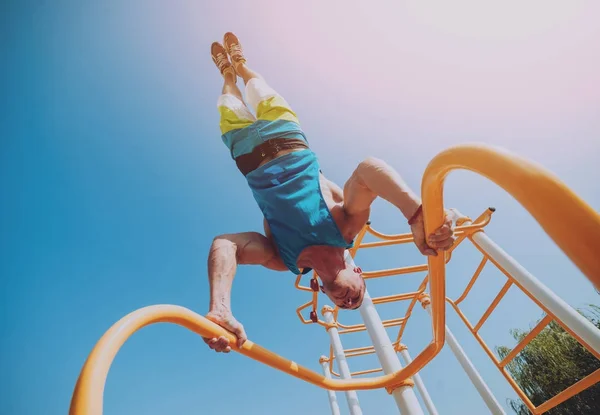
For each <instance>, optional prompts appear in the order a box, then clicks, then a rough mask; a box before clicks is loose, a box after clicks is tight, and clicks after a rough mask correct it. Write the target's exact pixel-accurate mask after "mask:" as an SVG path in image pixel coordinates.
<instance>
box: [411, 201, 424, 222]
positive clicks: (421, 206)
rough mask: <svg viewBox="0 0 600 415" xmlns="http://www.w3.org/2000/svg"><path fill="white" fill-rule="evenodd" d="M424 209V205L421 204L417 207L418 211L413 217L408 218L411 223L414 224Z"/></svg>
mask: <svg viewBox="0 0 600 415" xmlns="http://www.w3.org/2000/svg"><path fill="white" fill-rule="evenodd" d="M422 210H423V205H422V204H421V205H419V207H418V208H417V211H416V212H415V213H413V215H412V217H411V218H410V219H409V220H408V224H409V225H412V224H413V223H415V222H416V220H417V218H418V217H419V214H420V213H421V211H422Z"/></svg>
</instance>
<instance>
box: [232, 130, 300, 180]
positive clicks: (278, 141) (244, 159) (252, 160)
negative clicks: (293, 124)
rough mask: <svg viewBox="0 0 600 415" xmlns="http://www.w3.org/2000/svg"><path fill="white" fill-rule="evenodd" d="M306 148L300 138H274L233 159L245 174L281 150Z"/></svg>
mask: <svg viewBox="0 0 600 415" xmlns="http://www.w3.org/2000/svg"><path fill="white" fill-rule="evenodd" d="M295 148H308V144H307V143H306V141H304V140H301V139H296V138H294V139H287V138H275V139H272V140H267V141H265V142H264V143H262V144H260V145H258V146H256V147H254V150H252V152H251V153H248V154H242V155H241V156H239V157H238V158H236V159H235V163H236V164H237V166H238V169H239V170H240V171H241V172H242V174H243V175H244V176H245V175H247V174H248V173H250V172H251V171H253V170H256V168H257V167H258V166H259V165H260V163H262V162H263V160H264V159H265V158H267V157H275V155H276V154H277V153H279V152H280V151H281V150H289V149H295Z"/></svg>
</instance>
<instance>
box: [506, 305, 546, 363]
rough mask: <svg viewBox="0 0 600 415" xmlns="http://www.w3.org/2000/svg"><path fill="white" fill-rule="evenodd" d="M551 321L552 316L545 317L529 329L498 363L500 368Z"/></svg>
mask: <svg viewBox="0 0 600 415" xmlns="http://www.w3.org/2000/svg"><path fill="white" fill-rule="evenodd" d="M551 321H552V316H550V315H548V314H547V315H546V316H545V317H544V318H543V319H541V320H540V322H539V323H538V324H536V326H535V327H534V328H533V329H531V331H530V332H529V333H528V334H527V336H525V337H524V338H523V340H521V341H520V342H519V343H518V344H517V345H516V346H515V347H513V349H512V350H511V351H510V353H509V354H508V355H506V357H505V358H504V359H502V361H501V362H500V363H499V366H500V367H504V366H506V365H507V364H508V362H510V361H511V360H513V359H514V358H515V357H516V356H517V355H518V354H519V353H520V352H521V350H523V349H524V348H525V346H527V345H528V344H529V343H530V342H531V341H532V340H533V338H534V337H535V336H537V335H538V334H540V332H541V331H542V330H543V329H544V327H546V326H547V325H548V324H550V322H551Z"/></svg>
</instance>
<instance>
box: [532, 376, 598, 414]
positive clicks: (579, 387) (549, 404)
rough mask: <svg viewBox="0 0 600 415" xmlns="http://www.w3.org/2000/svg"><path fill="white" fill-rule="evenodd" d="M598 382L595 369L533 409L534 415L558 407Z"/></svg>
mask: <svg viewBox="0 0 600 415" xmlns="http://www.w3.org/2000/svg"><path fill="white" fill-rule="evenodd" d="M598 382H600V369H596V371H594V372H592V373H590V374H589V375H587V376H586V377H584V378H583V379H581V380H580V381H579V382H577V383H575V384H574V385H571V386H569V387H568V388H567V389H565V390H564V391H562V392H561V393H559V394H558V395H556V396H555V397H553V398H550V399H548V400H547V401H546V402H544V403H543V404H541V405H540V406H538V407H537V408H536V409H535V411H534V413H535V414H543V413H544V412H547V411H549V410H550V409H552V408H554V407H555V406H558V405H560V404H561V403H563V402H564V401H566V400H567V399H569V398H571V397H573V396H575V395H577V394H578V393H580V392H582V391H584V390H585V389H587V388H589V387H590V386H593V385H595V384H596V383H598Z"/></svg>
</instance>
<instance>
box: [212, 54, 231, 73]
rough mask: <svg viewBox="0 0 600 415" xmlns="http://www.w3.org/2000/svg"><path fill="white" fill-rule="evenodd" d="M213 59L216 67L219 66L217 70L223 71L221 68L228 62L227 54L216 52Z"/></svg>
mask: <svg viewBox="0 0 600 415" xmlns="http://www.w3.org/2000/svg"><path fill="white" fill-rule="evenodd" d="M214 60H215V64H216V65H217V68H219V71H223V69H224V68H225V67H226V66H227V64H228V63H229V62H228V61H227V55H225V54H224V53H217V56H216V57H215V58H214Z"/></svg>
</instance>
